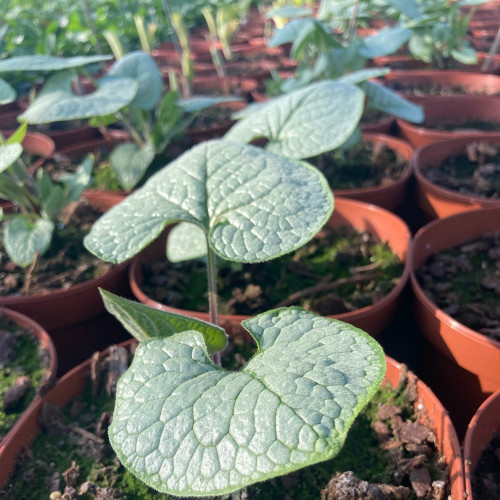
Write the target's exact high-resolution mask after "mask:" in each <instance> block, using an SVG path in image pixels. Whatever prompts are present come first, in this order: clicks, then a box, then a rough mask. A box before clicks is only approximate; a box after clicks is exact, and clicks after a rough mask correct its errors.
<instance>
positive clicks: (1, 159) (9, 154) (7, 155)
mask: <svg viewBox="0 0 500 500" xmlns="http://www.w3.org/2000/svg"><path fill="white" fill-rule="evenodd" d="M22 152H23V147H22V146H21V144H17V143H16V144H5V145H3V146H0V172H3V171H4V170H7V169H8V168H9V167H10V166H11V165H12V164H13V163H14V162H15V161H16V160H17V159H18V158H19V157H20V156H21V154H22Z"/></svg>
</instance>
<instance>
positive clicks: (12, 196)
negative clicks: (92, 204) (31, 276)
mask: <svg viewBox="0 0 500 500" xmlns="http://www.w3.org/2000/svg"><path fill="white" fill-rule="evenodd" d="M25 133H26V124H24V125H22V126H21V127H20V128H19V129H18V130H17V131H16V132H15V133H14V134H13V135H12V136H11V137H10V138H9V139H8V140H7V141H3V139H2V138H1V137H0V140H1V145H0V197H1V198H3V199H5V200H8V201H11V202H12V203H13V205H14V206H16V207H17V209H18V211H17V212H14V213H3V212H1V213H0V220H2V221H3V222H4V224H3V227H2V230H3V231H2V239H3V246H4V248H5V251H6V252H7V255H8V256H9V258H10V260H12V261H13V262H14V263H15V264H17V265H18V266H21V267H27V266H29V265H34V263H35V262H36V258H37V256H38V255H43V253H44V252H46V251H47V249H48V248H49V247H50V244H51V242H52V236H53V234H54V231H55V230H56V227H57V223H58V222H61V218H62V213H63V210H64V209H65V207H67V206H68V205H70V204H72V203H74V202H77V201H78V200H79V199H80V197H81V195H82V193H83V190H84V189H85V187H86V186H87V184H88V183H89V181H90V173H91V171H92V166H93V158H92V157H88V158H86V159H85V160H84V161H83V163H82V164H81V165H80V166H79V167H78V168H77V170H76V171H75V172H74V173H72V174H66V175H65V176H63V177H61V178H60V180H59V182H55V181H53V180H51V179H50V177H49V175H48V174H47V172H46V171H45V170H44V169H43V168H40V169H38V170H37V171H36V173H35V174H34V176H33V175H31V173H30V172H29V171H28V168H27V166H26V165H25V163H24V162H23V161H22V159H21V154H22V151H23V149H22V146H21V142H22V140H23V138H24V135H25Z"/></svg>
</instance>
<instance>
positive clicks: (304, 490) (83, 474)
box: [0, 342, 448, 500]
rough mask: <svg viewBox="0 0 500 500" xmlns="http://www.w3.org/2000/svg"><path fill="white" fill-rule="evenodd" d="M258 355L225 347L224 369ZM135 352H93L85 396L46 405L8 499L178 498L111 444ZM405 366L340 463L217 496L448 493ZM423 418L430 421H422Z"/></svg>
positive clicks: (306, 499)
mask: <svg viewBox="0 0 500 500" xmlns="http://www.w3.org/2000/svg"><path fill="white" fill-rule="evenodd" d="M245 344H246V345H245ZM240 348H243V350H241V349H240ZM236 355H238V356H239V357H238V356H236ZM250 355H251V352H249V351H248V344H247V343H245V342H243V343H241V344H239V345H238V344H236V345H233V347H232V349H231V350H230V351H227V352H224V353H223V356H222V361H223V366H226V364H225V360H226V359H228V356H231V357H232V358H233V360H234V359H238V360H239V362H238V363H237V365H240V366H241V365H242V364H244V363H245V358H246V357H249V356H250ZM128 358H129V354H128V353H127V351H126V350H125V349H124V348H122V347H121V348H115V349H113V350H112V351H111V353H110V356H109V357H108V358H104V359H101V360H98V359H97V358H94V363H93V369H92V370H91V373H94V376H93V377H91V380H90V381H89V383H88V384H87V387H86V389H85V393H84V394H83V396H82V397H79V398H75V399H74V400H72V402H71V403H70V404H69V405H67V406H66V407H65V408H63V409H62V411H61V410H60V409H58V408H56V407H54V406H51V405H48V404H47V405H45V406H44V408H43V410H42V420H41V421H42V426H43V428H44V431H43V432H42V433H41V434H40V435H39V436H38V438H37V440H36V441H35V442H34V444H33V445H32V447H31V448H30V449H29V450H27V451H26V452H25V453H23V454H22V455H21V456H20V457H19V459H18V463H17V465H16V469H15V471H14V473H13V474H12V476H11V479H10V481H9V483H8V484H7V485H6V487H5V488H4V490H3V491H1V492H0V498H23V495H24V493H25V492H26V489H27V488H29V491H30V498H32V499H34V500H38V499H40V500H42V499H43V500H45V499H46V498H49V495H50V493H51V492H56V491H58V492H60V493H64V494H65V495H67V496H64V497H63V498H68V499H71V498H101V499H115V498H127V499H141V500H154V499H157V500H160V499H165V500H166V499H171V500H173V497H171V496H169V495H164V494H160V493H158V492H157V491H154V490H152V489H150V488H148V487H147V486H145V485H144V484H143V483H142V482H141V481H139V480H138V479H136V478H135V477H134V476H133V475H132V474H131V473H129V472H127V471H126V470H125V469H124V468H123V467H122V466H121V465H120V463H119V461H118V459H117V458H116V455H115V454H114V452H113V450H112V448H111V447H110V445H109V441H108V438H107V428H108V426H109V423H110V419H111V416H112V410H113V406H114V389H115V387H116V381H117V379H118V377H119V376H120V374H121V373H122V372H123V370H124V369H125V368H126V365H127V359H128ZM233 367H234V368H237V367H238V366H233ZM404 373H405V375H404V377H402V383H401V384H400V385H399V386H398V388H396V389H392V388H389V387H386V386H384V387H382V388H381V389H380V390H379V391H378V393H377V394H376V395H375V397H374V399H373V400H372V401H371V402H370V403H369V404H368V406H367V407H366V408H365V409H364V410H363V411H362V413H361V414H360V415H359V417H358V418H357V420H356V422H355V424H354V426H353V428H352V429H351V431H350V433H349V436H348V438H347V441H346V444H345V445H344V448H343V449H342V451H341V452H340V454H339V455H338V456H337V457H336V458H334V459H333V460H329V461H326V462H323V463H321V464H317V465H314V466H311V467H307V468H305V469H302V470H300V471H297V472H295V473H292V474H289V475H287V476H283V477H278V478H275V479H272V480H269V481H266V482H264V483H259V484H257V485H253V486H250V487H247V488H245V489H244V490H240V491H238V492H236V493H233V494H228V495H224V496H222V497H210V498H218V499H220V500H241V499H244V498H245V499H255V500H257V499H258V500H276V499H291V500H313V499H314V500H318V499H319V498H322V499H325V500H326V499H333V498H334V499H335V500H342V499H344V500H345V499H347V498H349V499H351V498H354V497H353V496H342V495H341V494H340V493H339V492H340V491H342V490H345V489H346V482H348V485H349V490H348V491H349V492H350V493H352V489H353V488H354V489H355V490H356V491H357V492H358V493H361V492H363V491H364V492H365V496H363V497H362V498H365V499H372V500H375V499H382V498H394V499H415V498H417V497H418V498H424V499H428V500H430V499H438V498H445V497H446V496H445V495H446V493H447V490H448V484H447V471H446V465H445V463H444V460H443V459H442V458H441V457H440V456H439V454H438V452H437V451H436V446H435V443H436V438H435V436H434V434H433V431H432V429H431V428H430V427H429V426H428V425H427V424H426V423H427V422H428V419H427V418H426V416H425V415H419V413H415V411H414V404H413V403H414V401H416V398H417V392H416V385H415V384H416V379H415V378H414V377H408V378H407V377H406V372H404ZM95 374H99V375H98V376H95ZM418 411H421V410H418ZM421 416H423V420H422V422H423V424H420V423H417V420H418V418H419V417H421ZM345 470H352V471H354V474H356V475H357V476H359V477H360V478H361V481H359V480H356V479H354V478H353V473H352V472H347V473H344V474H342V475H340V473H338V471H345ZM366 480H371V481H373V482H374V484H368V483H367V482H366ZM356 481H357V482H356ZM380 483H385V484H383V485H380ZM367 490H368V491H369V492H370V494H368V495H366V491H367ZM356 498H357V497H356Z"/></svg>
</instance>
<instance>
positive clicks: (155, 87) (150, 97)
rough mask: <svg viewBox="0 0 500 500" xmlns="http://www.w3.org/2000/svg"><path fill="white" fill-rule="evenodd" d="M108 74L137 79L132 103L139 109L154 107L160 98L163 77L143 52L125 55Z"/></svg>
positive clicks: (153, 62) (150, 58)
mask: <svg viewBox="0 0 500 500" xmlns="http://www.w3.org/2000/svg"><path fill="white" fill-rule="evenodd" d="M108 76H110V77H118V78H123V77H125V78H131V79H132V80H136V81H137V84H138V87H137V94H136V95H135V98H134V100H133V101H132V104H133V105H134V106H137V107H138V108H140V109H144V110H147V111H149V110H151V109H154V108H155V107H156V105H157V104H158V101H159V100H160V98H161V95H162V92H163V79H162V76H161V73H160V70H159V69H158V66H157V65H156V63H155V61H154V59H153V58H152V57H151V56H150V55H149V54H146V53H145V52H141V51H137V52H131V53H130V54H127V55H125V56H124V57H123V59H120V60H119V61H117V62H116V63H115V64H113V66H112V67H111V69H110V70H109V72H108ZM101 114H102V113H101Z"/></svg>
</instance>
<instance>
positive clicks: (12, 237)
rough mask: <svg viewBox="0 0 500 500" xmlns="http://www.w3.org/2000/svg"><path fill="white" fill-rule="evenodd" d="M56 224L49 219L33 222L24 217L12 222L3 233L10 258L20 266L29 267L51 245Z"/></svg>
mask: <svg viewBox="0 0 500 500" xmlns="http://www.w3.org/2000/svg"><path fill="white" fill-rule="evenodd" d="M53 232H54V223H53V222H52V221H50V220H47V219H37V220H36V221H35V222H31V221H29V220H27V219H25V218H24V217H16V218H15V219H13V220H10V221H9V222H8V223H7V225H6V226H5V228H4V231H3V244H4V246H5V251H6V252H7V255H8V256H9V258H10V259H11V260H12V261H13V262H15V263H16V264H17V265H18V266H21V267H26V266H29V265H30V264H31V263H32V262H33V259H34V258H35V255H36V253H37V252H39V253H40V254H43V253H44V252H45V251H46V250H47V248H48V247H49V245H50V242H51V240H52V233H53Z"/></svg>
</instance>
